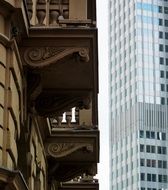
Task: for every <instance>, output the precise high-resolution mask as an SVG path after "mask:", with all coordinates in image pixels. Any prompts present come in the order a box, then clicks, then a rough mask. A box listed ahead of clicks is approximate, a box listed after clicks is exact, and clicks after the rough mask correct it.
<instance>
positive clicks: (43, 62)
mask: <svg viewBox="0 0 168 190" xmlns="http://www.w3.org/2000/svg"><path fill="white" fill-rule="evenodd" d="M73 54H77V55H78V56H79V57H80V60H81V61H84V62H88V61H89V49H88V48H78V47H76V48H73V47H69V48H59V47H34V48H28V49H26V51H25V52H24V61H25V63H26V64H27V65H29V66H30V67H34V68H36V67H37V68H42V67H45V66H49V65H51V64H55V63H56V62H57V61H60V60H61V59H63V58H65V57H67V56H70V55H73Z"/></svg>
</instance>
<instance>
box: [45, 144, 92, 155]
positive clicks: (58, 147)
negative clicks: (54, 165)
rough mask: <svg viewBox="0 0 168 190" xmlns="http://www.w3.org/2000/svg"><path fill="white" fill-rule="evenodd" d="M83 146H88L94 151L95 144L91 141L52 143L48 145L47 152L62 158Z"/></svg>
mask: <svg viewBox="0 0 168 190" xmlns="http://www.w3.org/2000/svg"><path fill="white" fill-rule="evenodd" d="M81 148H86V150H87V151H88V152H93V145H92V144H89V143H82V142H80V143H50V144H48V145H47V146H46V151H47V154H48V155H50V156H52V157H54V158H60V157H65V156H67V155H69V154H71V153H73V152H75V151H77V150H79V149H81Z"/></svg>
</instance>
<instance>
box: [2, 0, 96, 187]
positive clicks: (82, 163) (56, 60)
mask: <svg viewBox="0 0 168 190" xmlns="http://www.w3.org/2000/svg"><path fill="white" fill-rule="evenodd" d="M97 57H98V52H97V29H96V0H1V1H0V189H2V190H3V189H4V190H70V189H73V190H84V189H89V190H98V181H97V180H96V179H94V178H93V176H95V175H96V173H97V163H98V161H99V130H98V118H97V117H98V114H97V93H98V58H97Z"/></svg>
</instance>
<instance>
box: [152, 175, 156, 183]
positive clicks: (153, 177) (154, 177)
mask: <svg viewBox="0 0 168 190" xmlns="http://www.w3.org/2000/svg"><path fill="white" fill-rule="evenodd" d="M152 181H153V182H156V174H152Z"/></svg>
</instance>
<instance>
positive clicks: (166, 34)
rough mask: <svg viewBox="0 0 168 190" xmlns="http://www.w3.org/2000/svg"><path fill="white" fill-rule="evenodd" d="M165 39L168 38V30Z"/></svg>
mask: <svg viewBox="0 0 168 190" xmlns="http://www.w3.org/2000/svg"><path fill="white" fill-rule="evenodd" d="M165 39H166V40H167V39H168V32H165Z"/></svg>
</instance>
